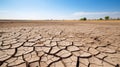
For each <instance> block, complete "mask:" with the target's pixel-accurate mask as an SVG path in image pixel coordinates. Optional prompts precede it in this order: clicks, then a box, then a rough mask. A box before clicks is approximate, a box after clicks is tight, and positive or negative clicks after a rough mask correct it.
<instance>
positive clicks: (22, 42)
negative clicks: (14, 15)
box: [0, 21, 120, 67]
mask: <svg viewBox="0 0 120 67" xmlns="http://www.w3.org/2000/svg"><path fill="white" fill-rule="evenodd" d="M119 66H120V23H119V22H99V23H98V22H90V23H89V22H64V21H63V22H62V21H59V22H58V21H57V22H51V21H48V22H45V21H40V22H38V21H37V22H36V21H35V22H34V21H31V22H30V21H29V22H28V21H27V22H26V21H19V22H17V21H16V23H15V21H14V22H12V21H11V22H4V23H3V21H2V22H1V23H0V67H119Z"/></svg>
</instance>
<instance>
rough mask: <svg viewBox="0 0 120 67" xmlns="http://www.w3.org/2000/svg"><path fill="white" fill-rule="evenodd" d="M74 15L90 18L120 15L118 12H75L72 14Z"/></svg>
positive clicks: (116, 16)
mask: <svg viewBox="0 0 120 67" xmlns="http://www.w3.org/2000/svg"><path fill="white" fill-rule="evenodd" d="M72 15H73V16H75V17H79V18H80V17H87V18H90V19H91V18H92V19H95V18H96V19H97V18H100V17H104V16H110V17H111V18H118V17H120V12H75V13H73V14H72Z"/></svg>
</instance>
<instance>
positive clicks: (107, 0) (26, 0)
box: [0, 0, 120, 20]
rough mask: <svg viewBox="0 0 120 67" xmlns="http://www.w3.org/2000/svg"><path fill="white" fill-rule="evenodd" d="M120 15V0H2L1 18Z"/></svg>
mask: <svg viewBox="0 0 120 67" xmlns="http://www.w3.org/2000/svg"><path fill="white" fill-rule="evenodd" d="M107 15H108V16H110V17H112V18H117V17H120V0H0V19H33V20H34V19H35V20H36V19H38V20H44V19H79V18H81V17H87V18H90V19H94V18H100V17H104V16H107Z"/></svg>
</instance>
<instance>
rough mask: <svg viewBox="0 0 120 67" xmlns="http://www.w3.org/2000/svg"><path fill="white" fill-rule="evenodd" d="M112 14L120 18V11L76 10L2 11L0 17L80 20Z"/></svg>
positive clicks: (112, 16)
mask: <svg viewBox="0 0 120 67" xmlns="http://www.w3.org/2000/svg"><path fill="white" fill-rule="evenodd" d="M105 16H110V17H111V18H120V12H74V13H71V14H59V13H58V14H54V13H50V12H46V13H40V12H38V11H0V19H26V20H46V19H53V20H63V19H64V20H74V19H76V20H78V19H80V18H82V17H86V18H88V19H98V18H104V17H105Z"/></svg>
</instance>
